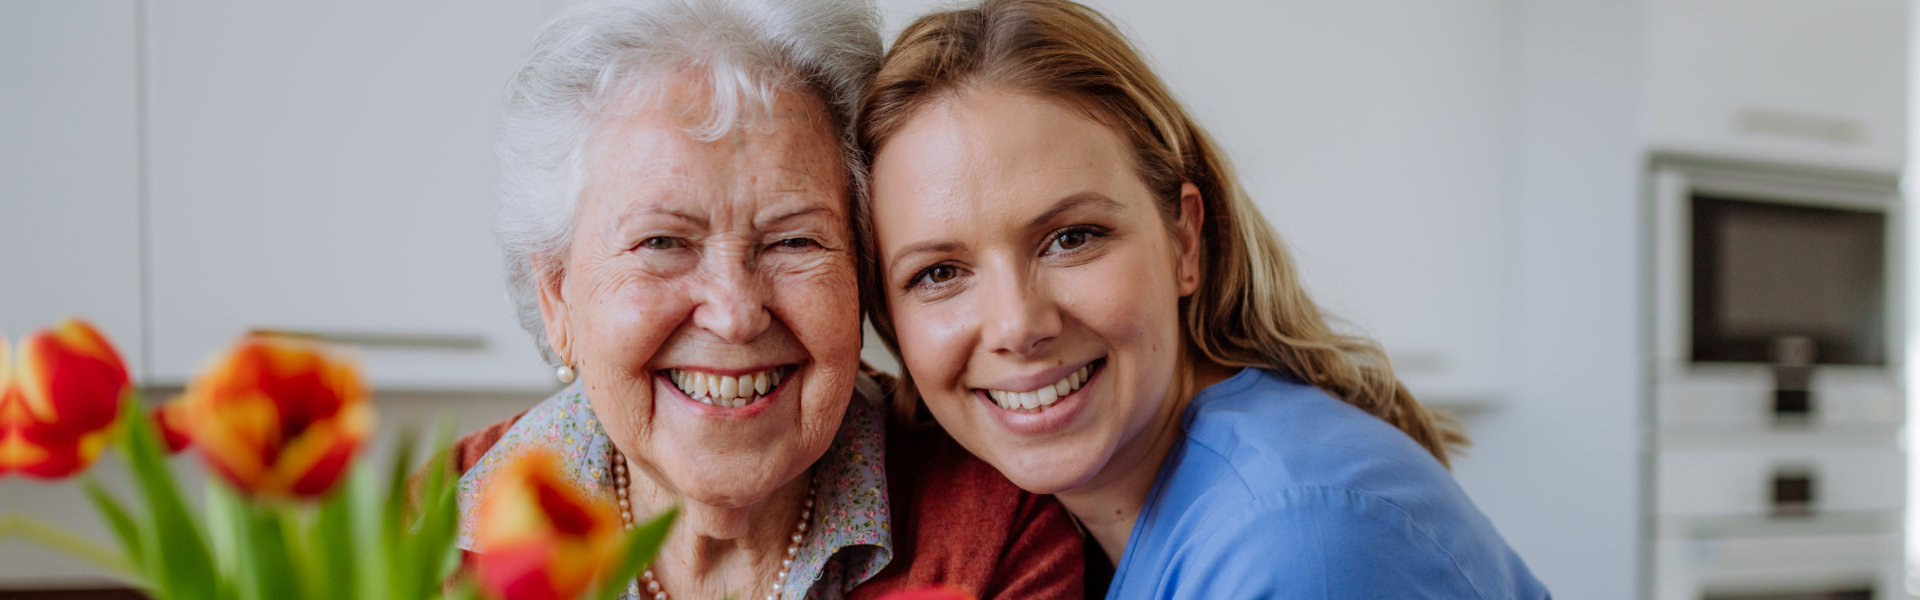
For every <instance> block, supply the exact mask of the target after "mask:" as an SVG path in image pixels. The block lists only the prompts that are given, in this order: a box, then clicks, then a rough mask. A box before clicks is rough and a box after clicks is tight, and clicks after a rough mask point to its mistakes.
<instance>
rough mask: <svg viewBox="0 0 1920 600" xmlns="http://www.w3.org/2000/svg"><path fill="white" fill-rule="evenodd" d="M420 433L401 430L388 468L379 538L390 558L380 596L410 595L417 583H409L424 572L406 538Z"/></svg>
mask: <svg viewBox="0 0 1920 600" xmlns="http://www.w3.org/2000/svg"><path fill="white" fill-rule="evenodd" d="M418 439H419V436H418V435H417V434H416V433H415V431H414V430H413V428H411V427H403V428H401V430H400V438H399V441H398V442H397V443H396V444H395V445H394V456H393V463H392V465H391V466H389V467H388V471H387V487H386V489H385V493H384V494H381V510H380V528H379V534H378V535H379V538H378V539H379V540H380V546H381V547H382V548H383V550H384V551H383V554H384V556H385V558H386V561H385V562H386V563H387V564H386V567H387V570H386V572H385V575H386V576H387V577H386V578H385V581H384V582H382V583H384V584H385V589H384V590H382V592H381V594H379V595H380V597H383V598H406V597H407V594H408V592H409V590H410V588H412V587H413V586H412V585H410V584H408V583H406V582H407V581H409V578H410V577H418V576H419V575H420V563H419V561H418V559H417V557H415V556H414V551H413V547H412V545H411V544H408V543H407V539H406V537H407V536H406V525H407V523H406V512H407V473H408V467H409V466H410V465H412V464H413V450H414V446H415V444H416V443H417V440H418Z"/></svg>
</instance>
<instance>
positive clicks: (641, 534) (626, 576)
mask: <svg viewBox="0 0 1920 600" xmlns="http://www.w3.org/2000/svg"><path fill="white" fill-rule="evenodd" d="M679 516H680V507H678V506H675V507H672V508H668V509H667V510H666V512H663V513H660V515H659V516H657V517H654V518H653V520H651V521H647V523H646V524H645V525H641V526H639V527H635V528H634V529H633V532H632V533H629V534H627V539H626V543H625V544H624V545H623V546H622V547H623V548H625V549H626V550H625V551H624V552H622V553H621V554H620V555H621V556H622V557H623V558H622V560H621V561H620V563H619V564H618V565H615V566H614V568H613V570H611V571H608V572H606V573H604V574H602V576H601V578H600V582H599V583H598V584H597V585H596V586H595V589H594V593H593V595H592V596H589V597H591V598H595V599H597V600H613V599H614V598H616V597H618V596H619V595H620V594H621V593H622V592H625V591H626V590H627V583H628V582H631V581H633V578H634V577H635V576H637V575H639V574H640V571H641V570H642V569H645V568H647V565H650V564H653V557H654V556H655V555H657V554H659V553H660V545H661V544H663V543H665V542H666V540H667V531H668V530H669V529H671V528H672V527H673V521H674V519H676V518H679Z"/></svg>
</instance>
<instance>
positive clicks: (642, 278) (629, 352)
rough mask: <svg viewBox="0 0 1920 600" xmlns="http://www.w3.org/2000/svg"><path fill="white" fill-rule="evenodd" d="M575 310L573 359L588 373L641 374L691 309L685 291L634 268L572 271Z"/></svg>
mask: <svg viewBox="0 0 1920 600" xmlns="http://www.w3.org/2000/svg"><path fill="white" fill-rule="evenodd" d="M576 282H577V283H578V285H577V286H576V287H575V288H574V289H575V290H576V291H577V292H578V293H577V294H575V295H574V297H572V298H570V299H569V300H568V302H569V304H570V305H571V306H572V307H573V313H574V314H573V315H572V321H573V323H572V326H573V327H574V331H573V336H574V339H575V345H576V347H578V348H579V349H580V350H581V351H583V352H584V353H585V354H584V355H583V356H579V357H577V358H578V359H579V360H580V361H581V362H582V364H584V365H587V368H588V369H599V370H603V371H605V370H609V369H611V370H613V371H615V372H621V373H628V374H632V373H643V372H644V366H645V365H646V363H647V362H648V361H650V360H652V358H653V355H654V353H655V352H656V351H658V350H659V348H660V346H661V344H662V343H664V342H665V341H666V339H667V337H668V336H669V335H671V334H672V333H673V332H674V331H675V330H676V329H678V328H679V327H680V324H681V323H682V322H684V321H685V320H686V318H687V316H688V315H689V314H690V311H691V310H692V303H691V302H690V301H688V297H689V295H688V294H687V293H686V290H683V289H679V286H678V285H676V284H674V283H672V282H667V281H661V280H659V279H656V278H652V277H648V276H646V275H645V274H643V273H641V272H639V271H638V270H635V269H619V268H616V267H614V266H611V265H600V266H598V267H588V268H585V269H581V270H579V271H576V272H575V275H574V276H573V277H572V278H571V279H570V280H569V283H576Z"/></svg>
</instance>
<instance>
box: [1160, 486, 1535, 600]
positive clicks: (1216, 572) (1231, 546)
mask: <svg viewBox="0 0 1920 600" xmlns="http://www.w3.org/2000/svg"><path fill="white" fill-rule="evenodd" d="M1187 535H1188V537H1187V538H1186V540H1185V541H1184V542H1183V543H1182V544H1181V547H1180V548H1179V549H1178V550H1177V551H1176V552H1174V553H1173V555H1172V556H1170V557H1169V558H1170V559H1171V560H1169V564H1168V566H1167V569H1166V571H1165V574H1164V576H1163V577H1161V579H1160V582H1159V585H1158V587H1159V588H1160V589H1161V590H1162V591H1165V592H1169V593H1171V596H1172V597H1180V598H1226V597H1243V598H1251V597H1287V598H1318V597H1329V598H1413V597H1424V598H1483V597H1507V596H1506V594H1488V593H1485V592H1487V590H1482V589H1479V586H1477V585H1476V583H1478V582H1476V581H1474V577H1473V576H1472V574H1470V573H1469V571H1468V569H1466V568H1465V567H1464V566H1463V565H1462V564H1461V562H1460V561H1459V560H1458V559H1457V557H1455V556H1454V555H1453V554H1452V553H1451V552H1450V551H1449V548H1448V545H1447V544H1446V543H1443V542H1442V540H1440V539H1437V538H1436V533H1435V532H1434V531H1431V530H1430V529H1429V528H1428V527H1426V526H1425V525H1424V524H1423V523H1421V522H1419V521H1418V520H1417V519H1416V518H1415V517H1414V516H1413V515H1411V514H1409V513H1408V512H1407V511H1406V510H1404V509H1402V508H1401V507H1399V506H1396V505H1395V504H1394V503H1392V502H1390V501H1387V500H1385V499H1383V498H1380V497H1378V496H1373V495H1370V494H1365V493H1361V492H1357V491H1354V490H1352V489H1347V488H1339V487H1328V486H1301V487H1295V488H1288V489H1286V490H1282V491H1279V492H1276V493H1273V494H1268V495H1264V496H1261V497H1258V498H1255V499H1253V500H1252V501H1250V502H1247V503H1246V504H1244V505H1241V506H1239V507H1238V508H1236V509H1233V510H1229V511H1220V512H1218V513H1216V514H1214V515H1210V516H1209V518H1207V519H1204V520H1201V521H1197V522H1195V523H1193V524H1192V527H1190V528H1188V534H1187Z"/></svg>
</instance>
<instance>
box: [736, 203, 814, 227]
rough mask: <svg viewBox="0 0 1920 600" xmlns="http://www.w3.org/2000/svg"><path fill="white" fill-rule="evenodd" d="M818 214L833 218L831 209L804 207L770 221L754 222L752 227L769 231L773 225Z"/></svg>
mask: <svg viewBox="0 0 1920 600" xmlns="http://www.w3.org/2000/svg"><path fill="white" fill-rule="evenodd" d="M818 213H827V216H828V217H832V216H833V214H832V213H833V210H832V209H829V208H827V207H825V206H809V207H806V208H802V209H800V210H796V211H792V212H789V213H786V214H783V215H780V216H778V217H774V218H771V219H763V220H760V221H756V222H754V224H753V226H754V227H755V228H758V229H770V228H772V227H773V226H775V225H779V224H781V223H785V222H787V221H791V220H794V219H798V218H800V217H806V216H811V215H814V214H818Z"/></svg>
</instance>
